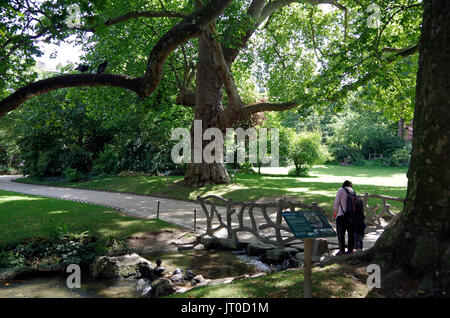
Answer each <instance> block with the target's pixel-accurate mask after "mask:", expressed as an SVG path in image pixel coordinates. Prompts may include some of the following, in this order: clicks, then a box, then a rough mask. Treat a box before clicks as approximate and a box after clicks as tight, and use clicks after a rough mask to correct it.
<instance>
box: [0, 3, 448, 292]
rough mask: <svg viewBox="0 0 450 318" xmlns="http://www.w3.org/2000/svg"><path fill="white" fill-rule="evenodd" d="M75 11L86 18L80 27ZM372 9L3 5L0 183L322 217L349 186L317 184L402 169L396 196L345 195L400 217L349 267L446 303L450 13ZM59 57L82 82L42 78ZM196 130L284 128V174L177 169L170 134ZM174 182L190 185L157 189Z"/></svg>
mask: <svg viewBox="0 0 450 318" xmlns="http://www.w3.org/2000/svg"><path fill="white" fill-rule="evenodd" d="M69 4H76V5H78V7H79V8H80V10H81V11H80V12H81V24H80V25H78V26H76V27H72V26H70V25H69V24H68V23H67V21H68V20H67V18H68V17H69V15H70V12H69V11H68V10H67V6H68V5H69ZM376 5H377V8H378V9H379V10H378V9H377V10H378V13H379V15H377V14H375V13H374V11H373V1H372V0H358V1H353V0H305V1H291V0H275V1H265V0H235V1H232V0H195V1H191V0H161V1H154V2H149V1H148V0H132V1H129V0H96V1H86V0H55V1H33V0H29V1H25V2H24V1H21V0H12V1H10V2H1V3H0V17H1V22H0V172H2V173H3V172H6V173H24V174H26V175H28V176H29V177H30V178H28V179H25V180H22V182H27V183H42V184H58V185H65V186H74V187H85V188H98V189H103V190H113V191H115V190H117V191H119V190H118V189H120V191H125V192H134V193H142V194H149V195H163V196H171V197H178V198H183V199H188V200H192V199H194V198H195V196H196V195H199V194H206V193H209V194H211V193H214V194H220V195H224V196H228V197H233V198H234V199H237V198H245V199H259V198H263V197H277V198H279V197H280V196H283V195H294V196H297V197H299V198H301V199H302V200H306V201H312V200H315V201H316V202H319V203H320V204H322V205H323V206H325V207H326V208H328V209H329V207H330V204H331V201H332V197H333V193H335V191H336V189H337V188H338V187H339V186H340V185H341V184H342V183H341V182H342V180H340V181H339V182H320V181H318V182H314V181H313V179H314V178H315V177H316V176H317V170H315V169H318V168H319V169H328V172H329V174H327V176H329V177H331V176H332V171H333V170H334V169H338V168H340V167H344V168H348V169H350V170H348V172H352V173H353V174H350V176H356V177H358V174H359V175H361V174H362V175H364V174H366V175H370V174H371V173H370V172H367V171H368V170H367V169H369V170H371V169H372V170H371V171H373V173H378V172H381V173H383V174H384V173H386V171H388V173H389V172H394V173H397V172H398V171H401V172H402V173H403V174H404V173H405V171H406V169H408V188H407V190H406V195H405V188H404V187H399V188H395V187H393V186H392V185H391V184H389V180H385V181H386V184H383V185H378V184H377V185H374V184H367V183H362V184H361V188H357V187H359V185H357V182H355V188H356V190H357V191H358V192H359V193H363V192H371V193H373V192H382V193H380V194H393V195H394V194H396V195H395V196H401V197H405V199H406V200H405V205H404V207H403V212H402V214H401V217H399V218H398V219H397V220H396V222H395V223H394V225H393V226H391V227H388V228H386V231H385V232H384V233H383V235H382V236H381V237H380V238H379V240H378V241H377V243H376V245H375V246H374V247H373V248H371V249H370V250H367V251H364V252H363V253H360V255H357V256H351V257H353V259H354V260H357V261H361V262H365V263H366V264H370V263H375V264H381V266H382V268H383V270H382V272H383V278H384V277H389V279H388V281H389V282H390V283H392V286H395V288H399V289H402V288H403V287H404V284H403V283H404V281H405V279H407V280H408V281H409V283H411V286H412V287H411V286H409V285H408V288H406V287H405V288H406V289H408V290H407V292H408V295H413V296H414V295H415V296H417V295H422V294H423V293H425V294H427V295H431V294H432V293H433V291H434V289H433V288H434V287H439V288H438V289H439V290H440V291H441V290H442V291H446V292H448V286H450V285H449V281H450V272H449V271H448V270H447V268H448V266H447V265H448V264H449V262H450V258H449V257H450V256H449V255H450V249H449V239H450V238H449V234H448V233H450V231H449V223H448V217H449V215H448V213H449V212H448V211H449V209H448V187H449V178H448V176H449V175H450V174H449V170H448V169H449V167H450V165H449V164H448V153H449V149H448V148H449V144H450V143H448V140H449V138H450V137H449V136H448V133H449V131H450V130H449V129H448V123H449V122H450V119H449V115H450V113H449V112H448V111H447V109H448V103H447V101H448V100H449V98H448V84H447V83H448V82H449V81H450V79H449V74H450V65H449V60H448V57H447V56H448V54H447V53H448V49H449V47H450V43H449V39H450V37H448V30H450V25H449V23H450V22H449V21H450V19H448V16H449V13H448V3H447V2H446V0H433V1H431V0H424V1H420V0H403V1H401V2H399V1H397V0H380V1H377V4H376ZM370 8H372V9H370ZM371 10H372V11H371ZM61 42H72V43H76V44H79V45H81V46H82V50H83V55H82V57H81V60H82V64H84V65H86V66H87V69H88V70H87V72H85V73H82V74H80V72H81V71H78V70H76V66H77V65H75V64H73V63H68V64H66V65H60V66H59V67H58V69H57V70H52V71H44V70H43V69H42V68H40V67H39V66H38V65H37V64H36V58H37V57H39V56H41V55H42V54H43V52H42V48H40V46H39V45H40V44H42V43H55V44H59V43H61ZM417 53H418V54H417ZM104 62H108V66H107V69H106V71H105V70H103V71H102V72H100V71H97V72H96V70H97V67H98V66H99V65H100V64H103V63H104ZM103 65H104V64H103ZM194 119H195V120H202V125H203V126H202V129H203V130H206V129H208V128H211V127H216V128H219V129H220V130H221V131H225V129H226V128H228V127H239V126H244V127H245V128H248V127H256V128H258V129H259V128H278V129H279V130H280V142H281V143H280V163H281V164H282V165H283V166H284V167H292V166H293V167H294V168H293V169H291V171H290V173H289V175H279V176H273V175H272V176H267V175H264V174H259V173H258V172H259V171H261V169H263V168H264V167H262V165H261V164H260V163H256V164H254V166H252V165H251V164H249V163H245V164H242V165H237V164H230V165H225V164H223V163H207V162H202V163H188V164H185V165H177V164H175V163H173V162H172V160H171V159H170V151H171V149H172V146H173V144H174V143H175V142H176V141H173V140H170V135H171V131H172V129H174V128H178V127H180V128H188V129H189V128H191V127H192V123H193V120H194ZM412 129H413V130H414V131H413V132H414V138H413V139H412V141H411V138H412V137H411V136H412V134H411V132H412ZM204 145H205V144H203V146H204ZM319 164H325V166H320V167H318V166H317V165H319ZM324 167H325V168H324ZM254 168H255V169H254ZM351 169H353V170H351ZM169 170H171V171H172V172H173V171H176V173H174V174H182V175H183V176H167V177H166V176H162V174H163V173H165V172H167V171H169ZM180 171H181V173H180ZM255 171H256V172H255ZM361 171H363V172H362V173H361ZM341 176H343V175H339V177H341ZM345 176H348V174H345ZM309 178H310V179H309ZM309 180H311V181H309ZM297 192H298V193H297ZM11 195H12V194H5V195H2V197H8V196H11ZM26 201H27V200H25V199H20V200H18V202H21V203H24V204H26ZM1 204H2V206H3V205H4V203H1ZM52 204H57V203H56V202H52ZM23 209H24V211H27V210H26V209H25V208H23ZM83 209H85V207H83ZM9 211H10V210H9ZM14 211H16V210H14ZM100 212H101V211H100ZM2 213H3V211H2ZM13 213H16V212H13ZM95 215H96V214H95V213H92V214H89V217H87V218H86V220H87V219H90V218H91V217H94V216H95ZM10 216H11V215H9V218H8V217H7V219H6V222H13V221H11V218H10ZM328 216H329V215H328ZM0 217H2V214H0ZM108 217H109V216H108ZM77 218H78V216H77ZM99 219H104V221H105V222H107V220H106V219H107V218H105V214H102V213H100V216H99ZM423 220H429V221H427V222H423ZM78 222H79V220H77V221H74V223H75V224H78ZM34 223H35V222H34ZM89 223H90V222H85V223H83V222H81V221H80V224H85V225H86V226H87V225H88V224H89ZM50 225H51V228H54V227H55V224H53V225H52V224H50ZM13 227H14V226H13ZM83 231H84V229H82V227H80V229H79V231H78V233H77V234H76V235H80V234H79V233H83ZM66 234H67V233H66ZM24 235H25V236H26V235H28V234H27V233H25V234H24ZM9 239H11V238H9ZM13 240H14V237H13ZM64 240H65V238H64V236H59V237H58V236H56V239H55V242H57V243H56V244H62V245H63V246H64ZM21 244H23V243H21ZM51 244H53V243H49V245H48V246H50V247H49V248H50V249H51V248H52V247H51V246H52V245H51ZM405 246H407V247H408V248H404V247H405ZM35 247H36V246H35V245H33V248H35ZM13 251H14V250H13ZM10 252H11V250H9V251H8V253H10ZM13 253H17V251H14V252H13ZM88 254H89V253H88ZM3 256H4V258H6V259H8V261H11V260H12V259H14V254H7V255H6V256H5V255H3ZM319 276H320V275H319ZM274 277H275V279H277V278H281V276H278V277H277V276H274ZM266 283H267V281H264V279H263V282H262V283H260V284H263V285H264V284H266ZM240 284H242V285H239V284H238V285H239V286H240V289H241V290H243V289H245V288H246V287H245V283H244V282H243V283H240ZM342 284H345V282H342ZM294 285H295V284H294ZM292 286H293V285H291V287H292ZM255 288H256V289H257V288H258V287H257V286H255ZM288 290H289V288H288ZM409 292H410V293H409ZM198 295H201V293H200V294H198ZM227 295H228V294H227ZM230 295H233V294H232V293H231V294H230ZM391 295H392V294H391ZM405 295H406V292H405Z"/></svg>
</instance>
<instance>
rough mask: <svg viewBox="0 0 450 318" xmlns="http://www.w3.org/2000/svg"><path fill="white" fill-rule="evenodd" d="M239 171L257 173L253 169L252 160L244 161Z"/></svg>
mask: <svg viewBox="0 0 450 318" xmlns="http://www.w3.org/2000/svg"><path fill="white" fill-rule="evenodd" d="M237 171H238V172H240V173H249V174H253V173H256V172H255V171H254V170H253V165H252V164H251V163H250V162H247V161H246V162H244V163H243V164H241V165H240V167H239V169H238V170H237Z"/></svg>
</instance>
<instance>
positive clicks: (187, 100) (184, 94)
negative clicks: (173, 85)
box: [176, 90, 195, 107]
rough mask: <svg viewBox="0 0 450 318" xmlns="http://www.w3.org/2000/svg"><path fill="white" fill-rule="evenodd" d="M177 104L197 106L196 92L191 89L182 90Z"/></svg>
mask: <svg viewBox="0 0 450 318" xmlns="http://www.w3.org/2000/svg"><path fill="white" fill-rule="evenodd" d="M176 103H177V105H184V106H190V107H194V106H195V93H194V92H193V91H190V90H180V92H179V93H178V96H177V99H176Z"/></svg>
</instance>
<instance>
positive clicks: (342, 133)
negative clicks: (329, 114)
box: [327, 107, 404, 164]
mask: <svg viewBox="0 0 450 318" xmlns="http://www.w3.org/2000/svg"><path fill="white" fill-rule="evenodd" d="M336 119H337V120H336V123H335V124H334V125H332V127H333V132H332V135H331V136H330V137H329V139H328V141H327V143H328V145H329V149H330V152H331V154H332V155H333V157H334V158H335V159H336V160H337V161H338V162H342V161H345V160H348V159H349V160H350V163H351V164H354V163H355V162H357V161H360V160H368V159H370V157H371V156H370V155H371V154H378V155H382V156H383V158H388V157H390V156H391V155H392V153H393V152H394V151H395V150H397V149H400V148H402V147H403V145H404V142H403V141H402V140H400V139H399V138H398V137H397V136H396V125H395V124H394V123H392V124H389V123H386V119H385V118H384V117H383V115H382V114H380V113H373V112H370V111H358V112H356V111H354V110H351V109H350V108H348V107H347V109H346V111H345V112H344V113H343V114H342V115H341V116H338V117H337V118H336Z"/></svg>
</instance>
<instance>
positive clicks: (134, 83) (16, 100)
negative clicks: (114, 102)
mask: <svg viewBox="0 0 450 318" xmlns="http://www.w3.org/2000/svg"><path fill="white" fill-rule="evenodd" d="M142 80H143V78H142V77H130V76H126V75H116V74H69V75H61V76H56V77H51V78H47V79H43V80H40V81H37V82H34V83H31V84H28V85H26V86H24V87H22V88H21V89H19V90H17V91H16V92H14V93H13V94H11V95H9V96H8V97H6V98H4V99H3V100H1V101H0V118H1V117H3V116H4V115H6V113H8V112H9V111H11V110H14V109H15V108H17V107H18V106H19V105H20V104H22V103H23V102H25V101H26V100H28V99H30V98H33V97H34V96H37V95H41V94H44V93H47V92H50V91H53V90H56V89H59V88H66V87H80V86H114V87H122V88H125V89H128V90H130V91H133V92H135V93H136V94H138V95H139V96H141V97H145V96H144V95H143V92H142V90H141V87H142Z"/></svg>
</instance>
